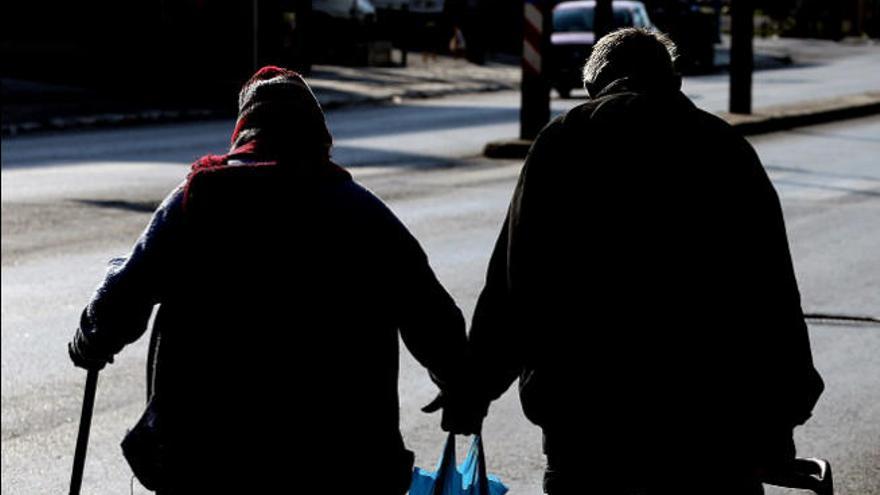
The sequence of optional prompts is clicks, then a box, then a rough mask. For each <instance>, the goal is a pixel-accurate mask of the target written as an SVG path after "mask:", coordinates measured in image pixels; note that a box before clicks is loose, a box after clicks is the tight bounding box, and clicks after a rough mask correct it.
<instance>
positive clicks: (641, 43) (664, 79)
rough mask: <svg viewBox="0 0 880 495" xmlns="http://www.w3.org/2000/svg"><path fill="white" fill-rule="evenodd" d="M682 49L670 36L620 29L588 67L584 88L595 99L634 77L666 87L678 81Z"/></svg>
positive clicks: (605, 41)
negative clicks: (613, 84) (678, 62)
mask: <svg viewBox="0 0 880 495" xmlns="http://www.w3.org/2000/svg"><path fill="white" fill-rule="evenodd" d="M677 59H678V48H677V47H676V46H675V43H673V42H672V40H671V39H669V36H667V35H665V34H663V33H661V32H659V31H653V30H649V29H644V28H623V29H618V30H617V31H614V32H612V33H609V34H608V35H606V36H604V37H602V39H600V40H599V42H598V43H596V45H595V46H594V47H593V52H592V53H591V54H590V58H589V60H587V64H586V65H585V66H584V73H583V82H584V88H585V89H587V92H588V93H590V95H591V96H596V95H595V94H594V92H595V93H598V92H599V91H601V90H602V89H603V88H605V87H606V86H607V85H608V84H609V83H611V82H613V81H615V80H617V79H620V78H623V77H630V78H636V79H641V80H647V81H655V82H657V83H659V84H665V83H669V82H672V81H677V80H678V73H677V71H676V67H675V66H676V60H677Z"/></svg>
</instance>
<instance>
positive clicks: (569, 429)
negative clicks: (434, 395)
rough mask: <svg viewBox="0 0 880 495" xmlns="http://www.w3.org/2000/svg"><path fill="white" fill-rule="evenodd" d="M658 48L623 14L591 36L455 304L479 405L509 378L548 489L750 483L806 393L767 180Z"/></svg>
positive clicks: (790, 282)
mask: <svg viewBox="0 0 880 495" xmlns="http://www.w3.org/2000/svg"><path fill="white" fill-rule="evenodd" d="M673 52H674V45H672V42H671V41H669V40H668V38H666V37H665V36H663V35H660V34H657V33H653V32H649V31H645V30H639V29H632V28H630V29H623V30H620V31H617V32H615V33H612V34H610V35H608V36H606V37H605V38H603V40H601V41H600V42H599V43H598V44H597V45H596V47H595V48H594V50H593V53H592V55H591V57H590V60H589V61H588V63H587V65H586V67H585V70H584V79H585V86H586V88H587V90H588V92H589V93H590V95H591V96H592V98H591V99H590V100H589V101H588V102H586V103H584V104H582V105H580V106H578V107H576V108H574V109H572V110H571V111H569V112H568V113H566V114H565V115H563V116H561V117H559V118H557V119H556V120H554V121H553V122H551V123H550V124H549V125H548V126H547V127H546V128H544V130H543V131H542V132H541V134H540V135H539V136H538V138H537V140H536V141H535V142H534V145H533V146H532V149H531V151H530V153H529V156H528V158H527V160H526V163H525V165H524V167H523V170H522V173H521V175H520V179H519V183H518V184H517V186H516V190H515V192H514V195H513V199H512V201H511V204H510V209H509V211H508V214H507V219H506V220H505V222H504V224H503V227H502V229H501V234H500V236H499V239H498V242H497V244H496V246H495V250H494V253H493V255H492V258H491V261H490V264H489V270H488V274H487V277H486V286H485V288H484V290H483V292H482V294H481V296H480V298H479V302H478V304H477V307H476V310H475V314H474V318H473V326H472V329H471V334H470V341H471V344H472V350H473V353H474V356H475V361H476V363H478V365H479V367H480V370H481V372H480V373H479V375H478V376H479V377H480V378H479V383H480V384H481V386H482V388H483V392H484V396H485V401H490V400H494V399H496V398H498V397H499V396H501V394H502V393H504V391H505V390H506V389H507V388H508V387H509V386H510V384H511V383H512V382H513V381H514V380H515V379H516V378H517V377H519V379H520V397H521V401H522V406H523V410H524V412H525V414H526V416H527V417H528V418H529V419H530V420H531V421H532V422H534V423H535V424H537V425H539V426H540V427H541V428H542V429H543V433H544V452H545V454H546V456H547V463H548V467H547V471H546V475H545V489H546V491H547V493H549V494H551V495H559V494H568V493H587V492H589V493H621V494H623V493H626V494H629V493H639V494H646V493H647V494H673V493H674V494H689V493H695V494H696V493H713V494H757V493H761V492H762V486H761V483H760V480H761V479H763V478H764V473H766V472H767V470H770V469H773V468H774V467H775V466H778V465H781V464H785V463H790V462H791V461H792V460H793V459H794V444H793V441H792V429H793V428H794V427H795V426H796V425H799V424H802V423H803V422H804V421H806V420H807V418H808V417H809V416H810V414H811V410H812V408H813V406H814V404H815V403H816V401H817V399H818V397H819V395H820V393H821V391H822V389H823V384H822V380H821V378H820V377H819V375H818V373H817V372H816V370H815V369H814V367H813V363H812V357H811V351H810V343H809V337H808V334H807V328H806V325H805V323H804V319H803V314H802V312H801V307H800V296H799V293H798V289H797V283H796V281H795V276H794V271H793V268H792V262H791V256H790V254H789V250H788V242H787V239H786V233H785V226H784V224H783V218H782V212H781V208H780V205H779V200H778V198H777V195H776V192H775V190H774V189H773V186H772V185H771V183H770V181H769V180H768V177H767V175H766V173H765V171H764V169H763V168H762V165H761V162H760V160H759V159H758V157H757V155H756V154H755V152H754V150H753V149H752V147H751V146H750V145H749V144H748V143H747V142H746V140H745V139H743V138H742V137H741V136H740V135H738V134H737V133H736V132H735V131H734V130H732V129H731V127H730V126H728V125H727V124H726V123H725V122H723V121H722V120H721V119H719V118H717V117H714V116H712V115H711V114H709V113H707V112H704V111H702V110H699V109H697V108H696V107H695V106H694V104H693V103H691V102H690V101H689V100H688V98H687V97H686V96H685V95H684V94H682V93H681V91H680V90H679V88H680V84H681V80H680V77H679V76H678V74H677V72H676V70H675V68H674V63H673V59H674V53H673ZM485 407H486V402H475V403H473V404H471V409H473V410H477V411H485ZM456 427H457V426H456V425H453V429H455V428H456ZM588 474H589V475H588ZM587 479H589V480H590V484H587V481H586V480H587Z"/></svg>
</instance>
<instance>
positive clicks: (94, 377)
mask: <svg viewBox="0 0 880 495" xmlns="http://www.w3.org/2000/svg"><path fill="white" fill-rule="evenodd" d="M97 388H98V370H89V373H88V375H86V390H85V393H84V394H83V406H82V415H81V416H80V418H79V434H78V435H77V437H76V451H75V453H74V455H73V473H71V475H70V495H79V489H80V487H81V486H82V477H83V469H84V468H85V465H86V450H87V449H88V447H89V430H90V429H91V426H92V412H93V411H94V409H95V391H96V390H97Z"/></svg>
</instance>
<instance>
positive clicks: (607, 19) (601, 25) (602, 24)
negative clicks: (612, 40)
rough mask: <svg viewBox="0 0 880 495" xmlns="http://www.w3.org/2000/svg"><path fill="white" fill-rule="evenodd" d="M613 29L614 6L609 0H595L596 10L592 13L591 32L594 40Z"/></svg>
mask: <svg viewBox="0 0 880 495" xmlns="http://www.w3.org/2000/svg"><path fill="white" fill-rule="evenodd" d="M613 30H614V7H613V6H612V5H611V0H596V10H595V13H594V14H593V33H595V40H596V41H599V40H600V39H601V38H602V36H605V35H606V34H608V33H610V32H611V31H613Z"/></svg>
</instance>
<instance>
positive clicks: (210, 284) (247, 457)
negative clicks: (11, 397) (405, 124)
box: [70, 67, 466, 494]
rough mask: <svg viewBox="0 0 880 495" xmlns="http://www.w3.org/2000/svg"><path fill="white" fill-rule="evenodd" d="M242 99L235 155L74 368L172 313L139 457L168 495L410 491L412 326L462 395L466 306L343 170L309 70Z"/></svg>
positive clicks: (199, 182)
mask: <svg viewBox="0 0 880 495" xmlns="http://www.w3.org/2000/svg"><path fill="white" fill-rule="evenodd" d="M239 107H240V113H239V119H238V122H237V125H236V129H235V132H234V134H233V139H232V151H231V152H230V153H229V154H228V155H224V156H207V157H204V158H202V159H201V160H199V161H198V162H196V164H195V165H194V166H193V170H192V172H191V173H190V175H189V177H188V178H187V180H186V182H185V183H184V184H183V185H182V186H181V187H180V188H178V189H177V190H175V191H174V192H173V193H171V195H169V196H168V198H167V199H166V200H165V201H164V202H163V203H162V204H161V205H160V206H159V208H158V209H157V210H156V213H155V215H154V217H153V219H152V221H151V223H150V225H149V227H148V228H147V229H146V231H145V232H144V234H143V235H142V236H141V238H140V239H139V240H138V241H137V243H136V244H135V246H134V249H133V251H132V252H131V254H130V255H129V256H128V257H127V258H126V259H120V260H118V261H117V262H115V263H114V264H112V266H111V268H110V271H109V273H108V274H107V277H106V278H105V280H104V281H103V283H102V284H101V286H100V287H99V288H98V290H97V292H96V293H95V295H94V297H93V298H92V300H91V302H90V303H89V304H88V306H87V307H86V309H85V310H84V312H83V314H82V321H81V324H80V328H79V330H78V331H77V332H76V335H75V337H74V340H73V342H72V343H71V345H70V354H71V358H72V359H73V361H74V363H76V364H77V365H78V366H81V367H85V368H92V369H93V368H100V367H102V366H103V365H104V364H105V363H106V362H109V361H111V360H112V356H113V355H114V354H116V353H117V352H119V350H120V349H122V347H123V346H125V345H126V344H128V343H130V342H133V341H134V340H136V339H137V338H139V337H140V336H141V335H142V334H143V333H144V331H145V329H146V326H147V322H148V318H149V316H150V313H151V311H152V308H153V306H154V305H155V304H159V309H158V312H157V315H156V319H155V325H154V329H153V343H154V345H152V346H151V349H152V350H153V351H152V352H153V354H152V355H151V364H152V366H153V367H152V370H151V373H150V375H151V380H152V383H151V387H150V389H151V390H150V391H151V397H150V405H149V408H148V411H147V413H146V414H145V416H144V419H143V420H142V421H141V423H140V424H139V426H138V428H135V432H134V433H133V434H132V435H129V437H128V438H129V439H128V440H127V442H129V440H130V442H129V443H128V446H129V448H134V449H135V452H134V454H133V456H130V455H129V452H127V453H126V455H127V456H128V457H129V460H130V462H132V457H133V458H134V462H133V465H134V464H137V463H139V462H146V463H147V465H148V467H149V470H151V472H149V473H147V474H148V475H149V476H146V477H141V479H147V480H148V482H149V478H150V477H153V478H154V482H155V484H156V485H157V488H158V491H159V492H160V493H276V492H278V491H285V492H292V493H334V492H342V491H349V490H352V489H355V490H360V489H362V488H363V487H364V486H365V484H366V485H368V486H369V489H368V491H370V492H376V493H379V492H382V493H389V494H393V493H404V492H405V491H406V489H407V488H408V487H409V483H410V479H411V473H412V460H413V456H412V453H411V452H409V451H408V450H406V449H405V447H404V444H403V441H402V438H401V435H400V431H399V427H398V419H399V418H398V417H399V407H398V395H397V374H398V330H399V332H400V335H401V336H402V338H403V341H404V343H405V344H406V346H407V347H408V348H409V350H410V351H411V352H412V354H413V355H414V356H415V357H416V359H418V360H419V362H421V363H422V364H423V365H424V366H425V367H427V368H428V370H429V371H430V373H431V377H432V378H433V379H434V381H435V382H436V383H437V384H438V385H439V387H440V388H441V390H442V391H443V393H444V397H445V398H446V400H449V398H450V397H453V398H454V397H455V388H456V383H457V382H458V381H459V380H460V378H458V377H457V373H458V371H457V369H458V368H457V364H458V362H459V361H460V360H461V358H462V355H463V353H464V350H465V346H466V336H465V331H464V321H463V318H462V316H461V313H460V311H459V310H458V308H457V307H456V305H455V303H454V302H453V301H452V299H451V298H450V296H449V295H448V294H447V292H446V291H445V290H444V289H443V287H442V286H441V285H440V284H439V282H438V281H437V279H436V278H435V276H434V274H433V272H432V270H431V268H430V267H429V265H428V261H427V258H426V256H425V254H424V252H423V251H422V249H421V248H420V246H419V244H418V243H417V242H416V240H415V239H414V238H413V237H412V236H411V235H410V234H409V232H408V231H407V229H406V228H405V227H404V226H403V225H402V224H401V223H400V222H399V221H398V220H397V218H396V217H395V216H394V215H393V214H392V213H391V211H389V210H388V209H387V208H386V207H385V206H384V205H383V204H382V202H381V201H380V200H379V199H377V198H376V197H375V196H373V195H372V194H371V193H370V192H368V191H367V190H365V189H364V188H362V187H361V186H359V185H358V184H356V183H355V182H354V181H353V180H352V179H351V177H350V175H349V174H348V172H346V171H345V170H343V169H342V168H340V167H338V166H337V165H335V164H333V163H332V162H331V161H330V158H329V152H330V146H331V137H330V133H329V131H328V130H327V127H326V124H325V122H324V116H323V113H322V112H321V109H320V107H319V106H318V103H317V101H316V100H315V98H314V95H313V94H312V93H311V90H310V89H309V88H308V86H307V85H306V83H305V81H304V80H303V79H302V78H301V77H300V76H299V75H297V74H296V73H293V72H290V71H287V70H283V69H279V68H275V67H267V68H263V69H261V70H260V71H258V72H257V74H256V75H254V77H253V78H252V79H251V80H250V81H249V82H248V83H247V84H246V85H245V87H244V88H243V89H242V92H241V95H240V98H239ZM148 451H151V452H152V454H149V452H148ZM150 455H152V456H153V457H157V458H154V459H148V460H146V461H144V459H143V457H150ZM157 466H158V467H157ZM133 467H135V471H136V472H137V467H136V466H133ZM383 487H384V488H383Z"/></svg>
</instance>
